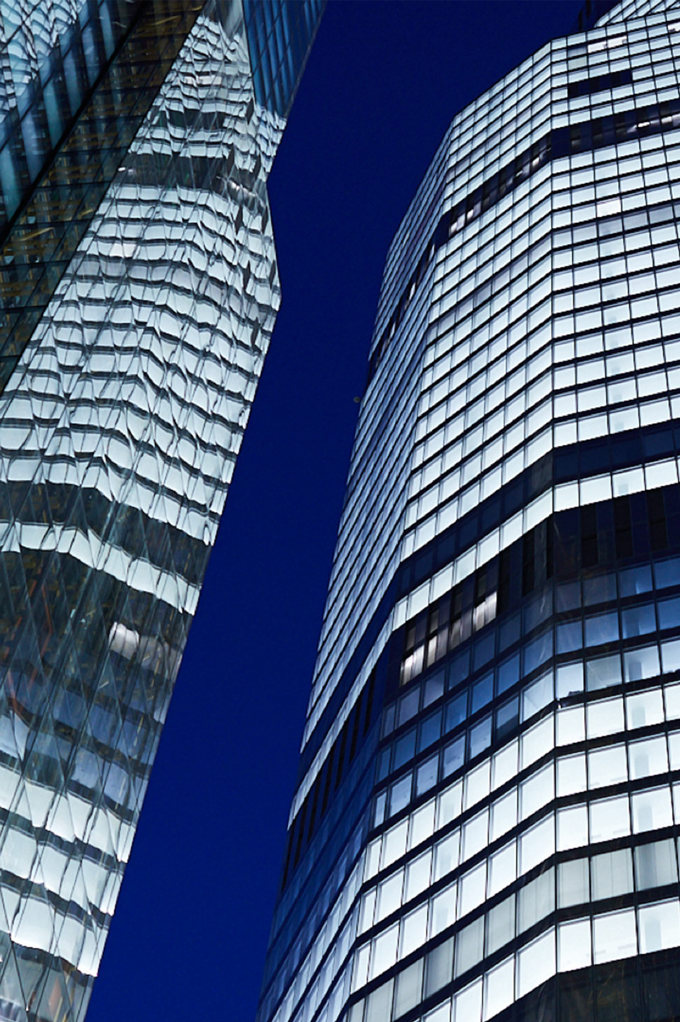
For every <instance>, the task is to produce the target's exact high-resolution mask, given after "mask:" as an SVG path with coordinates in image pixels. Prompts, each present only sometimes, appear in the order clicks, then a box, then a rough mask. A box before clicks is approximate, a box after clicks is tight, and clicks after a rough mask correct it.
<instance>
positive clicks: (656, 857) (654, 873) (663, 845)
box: [635, 838, 678, 890]
mask: <svg viewBox="0 0 680 1022" xmlns="http://www.w3.org/2000/svg"><path fill="white" fill-rule="evenodd" d="M677 879H678V867H677V863H676V860H675V844H674V842H673V841H672V839H671V838H668V840H666V841H652V842H651V843H650V844H646V845H638V846H637V848H636V849H635V883H636V886H637V888H638V890H646V889H647V888H648V887H662V886H663V885H664V884H674V883H676V882H677Z"/></svg>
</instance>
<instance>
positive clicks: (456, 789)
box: [437, 781, 463, 828]
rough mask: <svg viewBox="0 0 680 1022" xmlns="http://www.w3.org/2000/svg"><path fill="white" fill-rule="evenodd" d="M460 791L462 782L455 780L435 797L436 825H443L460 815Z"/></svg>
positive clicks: (461, 790)
mask: <svg viewBox="0 0 680 1022" xmlns="http://www.w3.org/2000/svg"><path fill="white" fill-rule="evenodd" d="M462 792H463V784H462V782H461V781H456V783H455V784H451V785H450V786H449V787H448V788H446V789H445V791H443V792H442V793H441V795H440V796H439V798H438V799H437V827H439V828H441V827H445V826H446V824H447V823H451V821H452V820H455V819H456V817H457V816H460V806H461V797H462Z"/></svg>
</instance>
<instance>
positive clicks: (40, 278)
mask: <svg viewBox="0 0 680 1022" xmlns="http://www.w3.org/2000/svg"><path fill="white" fill-rule="evenodd" d="M321 8H322V0H303V2H294V3H287V2H274V0H272V2H269V0H257V2H255V0H244V2H243V3H242V2H241V0H196V2H193V3H188V2H186V0H142V2H136V0H0V91H1V95H2V102H1V103H0V118H2V119H1V120H0V196H1V200H2V201H1V203H0V668H1V672H2V675H1V676H2V685H1V686H0V1018H1V1019H6V1020H12V1022H38V1020H54V1022H76V1020H80V1019H82V1018H83V1016H84V1013H85V1010H86V1006H87V1001H88V996H89V992H90V989H91V985H92V979H93V977H94V976H95V975H96V972H97V968H98V963H99V960H100V957H101V953H102V949H103V945H104V940H105V938H106V933H107V930H108V926H109V922H110V919H111V914H112V912H113V908H114V905H115V901H116V897H117V893H118V888H119V884H120V881H121V878H122V874H123V870H124V866H125V863H126V861H127V858H128V853H129V849H130V844H131V841H132V838H133V834H134V830H135V826H136V823H137V819H138V815H139V810H140V808H141V804H142V801H143V798H144V792H145V789H146V785H147V781H148V777H149V771H150V769H151V765H152V763H153V759H154V755H155V751H156V747H157V743H158V739H159V735H160V731H161V728H162V725H163V721H164V718H165V714H166V709H167V706H168V701H169V698H170V694H171V691H172V686H173V683H174V680H175V676H176V674H177V669H178V666H179V661H180V658H181V655H182V651H183V648H184V645H185V641H186V637H187V631H188V628H189V625H190V622H191V618H192V615H193V613H194V609H195V607H196V601H197V598H198V594H199V590H200V585H201V581H202V578H203V574H204V571H205V566H206V562H207V558H208V555H209V552H210V549H211V546H212V543H213V541H214V538H215V533H216V530H217V525H218V521H219V516H220V513H221V511H222V508H223V505H224V500H225V497H226V492H227V488H228V485H229V481H230V478H231V474H232V470H233V466H234V461H235V459H236V455H237V453H238V449H239V446H240V442H241V438H242V435H243V431H244V429H245V426H246V422H247V419H248V413H249V409H250V404H251V401H252V398H253V395H254V391H255V387H256V384H257V380H258V376H259V373H260V370H261V366H262V361H263V358H264V355H265V352H266V350H267V345H268V343H269V338H270V335H271V332H272V328H273V324H274V319H275V316H276V311H277V308H278V305H279V300H280V294H279V283H278V275H277V267H276V257H275V251H274V241H273V235H272V227H271V217H270V212H269V205H268V199H267V191H266V180H267V175H268V172H269V168H270V166H271V162H272V159H273V156H274V154H275V151H276V147H277V145H278V142H279V140H280V137H281V132H282V130H283V127H284V125H285V119H286V116H287V113H288V110H289V107H290V103H291V101H292V98H293V94H294V91H295V87H296V84H297V81H298V79H299V76H300V74H301V72H302V68H303V65H304V62H305V58H306V55H307V52H308V50H309V46H310V44H311V41H312V39H313V36H314V32H315V30H316V26H317V24H318V19H319V17H320V14H321Z"/></svg>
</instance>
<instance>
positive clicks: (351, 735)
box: [282, 674, 375, 887]
mask: <svg viewBox="0 0 680 1022" xmlns="http://www.w3.org/2000/svg"><path fill="white" fill-rule="evenodd" d="M374 685H375V674H373V675H372V677H371V681H370V682H369V684H368V685H367V686H366V688H364V689H363V691H362V692H361V695H360V696H359V698H358V699H357V701H356V703H355V705H354V708H353V710H352V712H351V714H350V715H349V716H348V718H347V721H346V722H345V725H344V727H343V728H342V730H341V732H340V734H339V735H338V737H337V738H336V740H335V742H334V743H333V745H332V746H331V748H330V751H329V753H328V755H327V757H326V760H325V762H324V764H323V766H322V767H321V768H320V769H319V771H318V774H317V778H316V781H315V782H314V785H313V787H312V789H311V791H310V792H309V794H308V795H307V797H306V798H305V800H304V802H303V803H302V807H301V808H300V810H299V812H298V813H297V815H296V817H295V820H294V822H293V825H292V826H291V827H290V829H289V831H288V839H287V848H286V856H285V866H284V870H283V879H282V887H285V886H286V883H287V882H288V876H289V872H292V870H294V869H295V867H296V866H297V864H298V862H299V861H300V856H301V855H302V853H303V851H304V850H305V849H306V848H307V847H308V846H309V844H310V842H311V840H312V838H313V837H314V834H315V833H316V831H317V830H318V828H319V826H320V824H321V821H322V820H323V818H324V815H325V813H326V810H327V809H328V805H329V800H330V799H332V798H333V797H335V798H337V795H335V796H334V795H333V793H334V792H337V790H338V788H339V787H340V784H341V783H342V781H343V778H344V777H345V776H346V774H347V772H348V771H349V768H350V766H351V764H352V763H353V761H354V758H355V756H356V754H357V752H358V750H359V747H360V744H361V743H362V742H363V741H364V739H365V737H366V735H367V733H368V730H369V728H370V725H371V722H372V715H373V692H374Z"/></svg>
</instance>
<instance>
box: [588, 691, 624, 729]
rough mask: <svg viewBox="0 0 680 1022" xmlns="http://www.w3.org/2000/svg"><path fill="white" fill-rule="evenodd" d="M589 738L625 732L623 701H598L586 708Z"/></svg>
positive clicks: (619, 697) (620, 699) (618, 698)
mask: <svg viewBox="0 0 680 1022" xmlns="http://www.w3.org/2000/svg"><path fill="white" fill-rule="evenodd" d="M586 725H587V728H588V738H600V737H602V736H603V735H613V734H615V733H616V732H617V731H623V699H622V698H621V696H618V697H617V698H615V699H597V700H595V701H593V702H590V703H588V704H587V706H586Z"/></svg>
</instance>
